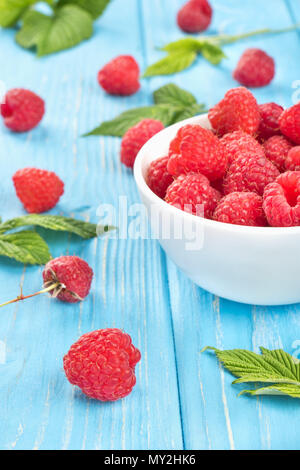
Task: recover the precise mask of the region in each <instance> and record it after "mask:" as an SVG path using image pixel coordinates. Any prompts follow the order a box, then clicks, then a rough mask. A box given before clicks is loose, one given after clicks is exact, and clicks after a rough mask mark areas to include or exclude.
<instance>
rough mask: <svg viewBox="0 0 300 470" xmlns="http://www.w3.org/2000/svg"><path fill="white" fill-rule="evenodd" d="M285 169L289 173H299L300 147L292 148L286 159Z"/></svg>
mask: <svg viewBox="0 0 300 470" xmlns="http://www.w3.org/2000/svg"><path fill="white" fill-rule="evenodd" d="M285 168H286V169H287V170H291V171H300V146H298V147H293V148H292V149H291V150H290V151H289V153H288V156H287V157H286V160H285Z"/></svg>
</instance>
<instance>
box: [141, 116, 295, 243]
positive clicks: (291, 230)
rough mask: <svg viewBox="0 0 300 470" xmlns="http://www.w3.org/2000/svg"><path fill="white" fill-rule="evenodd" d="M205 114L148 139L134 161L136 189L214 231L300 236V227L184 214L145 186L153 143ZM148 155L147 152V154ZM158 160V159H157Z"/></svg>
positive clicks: (151, 199) (172, 210)
mask: <svg viewBox="0 0 300 470" xmlns="http://www.w3.org/2000/svg"><path fill="white" fill-rule="evenodd" d="M207 116H208V114H207V113H203V114H199V115H197V116H194V117H192V118H189V119H185V120H183V121H180V122H177V123H176V124H172V125H171V126H168V127H165V128H164V129H163V130H162V131H160V132H158V133H157V134H155V135H154V136H153V137H152V138H151V139H149V140H148V141H147V142H146V144H145V145H144V146H143V147H142V148H141V149H140V151H139V153H138V154H137V157H136V159H135V163H134V168H133V174H134V179H135V182H136V184H137V187H138V189H139V191H140V192H141V193H143V194H144V195H145V197H146V198H147V199H148V200H150V202H151V203H152V204H153V205H158V206H161V208H162V209H164V210H168V211H170V213H173V214H174V216H175V215H176V214H177V215H178V216H179V215H180V216H181V217H184V218H186V220H187V221H190V222H192V221H193V222H195V220H197V219H198V220H199V223H201V224H203V226H204V227H205V226H207V227H210V228H215V229H216V230H222V229H223V230H226V231H230V232H235V233H238V232H241V233H244V234H247V235H249V234H251V233H253V235H254V234H255V235H263V236H268V235H270V236H274V235H291V234H294V235H295V234H300V226H295V227H252V226H249V225H236V224H228V223H226V222H219V221H216V220H211V219H205V218H204V217H198V216H196V215H194V214H190V213H188V212H185V211H183V210H181V209H178V208H177V207H174V206H171V205H170V204H168V203H167V202H166V201H164V200H163V199H161V198H160V197H159V196H157V195H156V194H155V193H154V192H153V191H152V190H151V189H150V188H149V186H148V185H147V182H146V178H145V177H144V175H143V161H144V158H145V156H146V155H147V152H148V150H149V149H150V148H151V146H152V144H153V142H154V141H159V139H160V138H163V137H164V133H166V131H167V130H169V129H172V128H174V129H176V128H177V129H179V128H180V127H182V126H184V125H186V124H198V125H199V123H198V122H197V119H199V117H201V118H205V117H207ZM148 153H149V152H148ZM158 158H159V157H158Z"/></svg>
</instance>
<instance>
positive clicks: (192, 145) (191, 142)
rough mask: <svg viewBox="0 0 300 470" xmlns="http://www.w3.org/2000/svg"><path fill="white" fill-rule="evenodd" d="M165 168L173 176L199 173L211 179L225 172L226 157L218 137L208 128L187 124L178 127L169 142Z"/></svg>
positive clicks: (220, 176)
mask: <svg viewBox="0 0 300 470" xmlns="http://www.w3.org/2000/svg"><path fill="white" fill-rule="evenodd" d="M167 168H168V172H169V173H170V174H171V175H173V176H179V175H181V174H187V173H201V174H203V175H204V176H206V177H207V178H208V179H209V180H211V181H213V180H217V179H219V178H222V177H223V175H224V174H225V171H226V168H227V157H226V155H225V153H224V151H223V148H222V147H221V145H220V142H219V139H218V138H217V137H216V136H215V135H214V134H213V133H212V132H211V131H210V130H208V129H204V128H203V127H201V126H199V125H196V124H187V125H186V126H183V127H181V128H180V129H179V131H178V132H177V135H176V137H175V138H174V139H173V140H172V142H171V144H170V148H169V162H168V167H167Z"/></svg>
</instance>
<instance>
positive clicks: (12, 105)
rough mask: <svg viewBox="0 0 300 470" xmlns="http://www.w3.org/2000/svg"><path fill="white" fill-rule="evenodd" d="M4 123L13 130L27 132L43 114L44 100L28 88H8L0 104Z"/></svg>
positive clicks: (36, 123) (37, 122)
mask: <svg viewBox="0 0 300 470" xmlns="http://www.w3.org/2000/svg"><path fill="white" fill-rule="evenodd" d="M0 111H1V116H2V117H3V119H4V124H5V126H6V127H8V128H9V129H10V130H12V131H14V132H27V131H30V130H31V129H33V128H34V127H36V126H37V125H38V124H39V122H40V121H41V120H42V118H43V116H44V114H45V102H44V100H43V99H42V98H40V97H39V96H38V95H36V94H35V93H33V92H32V91H30V90H25V89H23V88H14V89H12V90H9V91H8V92H7V93H6V95H5V97H4V102H3V103H2V104H1V106H0Z"/></svg>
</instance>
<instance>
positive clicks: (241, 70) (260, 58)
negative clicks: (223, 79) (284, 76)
mask: <svg viewBox="0 0 300 470" xmlns="http://www.w3.org/2000/svg"><path fill="white" fill-rule="evenodd" d="M274 75H275V62H274V59H272V57H270V56H269V55H268V54H266V53H265V52H264V51H262V50H261V49H246V51H245V52H244V53H243V54H242V56H241V58H240V60H239V62H238V64H237V67H236V69H235V71H234V72H233V78H234V79H235V80H236V81H237V82H239V83H240V84H241V85H244V86H248V87H262V86H265V85H268V84H269V83H270V82H271V81H272V80H273V78H274Z"/></svg>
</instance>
